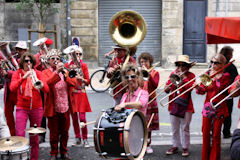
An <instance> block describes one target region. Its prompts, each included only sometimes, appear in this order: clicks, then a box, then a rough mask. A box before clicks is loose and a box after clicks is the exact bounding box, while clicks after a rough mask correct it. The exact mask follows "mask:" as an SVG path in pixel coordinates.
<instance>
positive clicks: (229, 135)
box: [223, 133, 232, 138]
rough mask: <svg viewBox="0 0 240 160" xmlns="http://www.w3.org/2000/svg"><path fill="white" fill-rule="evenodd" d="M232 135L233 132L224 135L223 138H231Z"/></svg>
mask: <svg viewBox="0 0 240 160" xmlns="http://www.w3.org/2000/svg"><path fill="white" fill-rule="evenodd" d="M231 137H232V134H231V133H229V134H226V135H223V138H231Z"/></svg>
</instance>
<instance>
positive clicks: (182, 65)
mask: <svg viewBox="0 0 240 160" xmlns="http://www.w3.org/2000/svg"><path fill="white" fill-rule="evenodd" d="M176 66H177V67H186V66H187V65H186V64H184V63H177V64H176Z"/></svg>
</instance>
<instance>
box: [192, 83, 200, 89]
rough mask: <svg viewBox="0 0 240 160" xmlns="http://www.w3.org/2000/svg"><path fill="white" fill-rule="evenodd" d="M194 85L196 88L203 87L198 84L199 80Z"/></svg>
mask: <svg viewBox="0 0 240 160" xmlns="http://www.w3.org/2000/svg"><path fill="white" fill-rule="evenodd" d="M194 85H195V88H196V89H197V90H199V89H200V88H201V87H200V86H199V85H198V83H197V82H195V83H194Z"/></svg>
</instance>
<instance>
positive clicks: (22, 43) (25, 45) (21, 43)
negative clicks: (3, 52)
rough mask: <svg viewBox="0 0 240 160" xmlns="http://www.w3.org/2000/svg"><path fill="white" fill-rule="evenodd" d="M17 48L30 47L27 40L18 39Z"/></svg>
mask: <svg viewBox="0 0 240 160" xmlns="http://www.w3.org/2000/svg"><path fill="white" fill-rule="evenodd" d="M15 48H20V49H26V50H27V49H28V47H27V42H26V41H18V42H17V44H16V46H15Z"/></svg>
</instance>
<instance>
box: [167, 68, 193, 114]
mask: <svg viewBox="0 0 240 160" xmlns="http://www.w3.org/2000/svg"><path fill="white" fill-rule="evenodd" d="M173 73H175V72H172V73H171V74H170V76H169V80H168V81H167V83H166V85H169V84H171V80H170V77H171V75H172V74H173ZM185 74H186V77H187V78H185V79H183V80H182V82H183V84H182V85H184V84H185V83H187V82H188V81H190V80H191V79H193V78H195V75H194V74H193V73H192V72H186V73H185ZM194 82H195V81H192V82H191V83H189V84H187V85H186V86H184V87H183V88H181V89H180V90H179V93H177V92H176V93H177V95H179V94H181V93H182V92H184V91H185V90H187V89H188V88H190V87H192V85H193V84H194ZM180 86H181V85H180ZM170 88H171V91H174V90H175V89H176V86H175V85H171V86H170ZM191 92H192V90H190V91H189V92H187V93H185V94H183V95H182V96H181V97H182V98H185V99H188V100H189V103H188V107H187V112H193V113H194V108H193V102H192V96H191ZM174 97H175V93H174V94H171V95H170V96H169V101H170V100H172V99H173V98H174ZM173 103H174V102H172V103H170V104H169V105H168V111H171V109H172V106H173Z"/></svg>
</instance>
